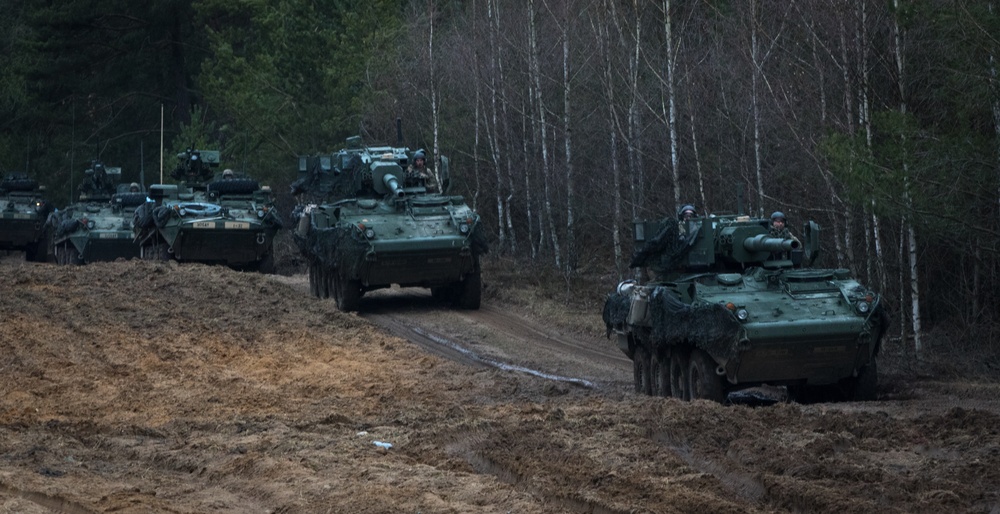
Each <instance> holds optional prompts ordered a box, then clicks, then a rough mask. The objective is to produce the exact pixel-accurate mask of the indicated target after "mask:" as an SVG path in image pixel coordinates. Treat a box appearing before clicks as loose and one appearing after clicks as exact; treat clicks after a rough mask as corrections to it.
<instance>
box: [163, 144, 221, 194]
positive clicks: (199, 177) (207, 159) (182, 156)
mask: <svg viewBox="0 0 1000 514" xmlns="http://www.w3.org/2000/svg"><path fill="white" fill-rule="evenodd" d="M177 158H178V159H179V160H180V163H179V164H178V165H177V168H175V169H174V171H173V172H171V173H170V176H171V177H173V178H175V179H177V180H179V181H182V182H184V185H186V186H188V187H193V186H197V185H201V184H203V183H205V182H208V181H209V180H211V179H212V176H213V173H212V168H216V167H218V166H219V151H218V150H192V149H190V148H189V149H187V150H186V151H184V152H181V153H179V154H177Z"/></svg>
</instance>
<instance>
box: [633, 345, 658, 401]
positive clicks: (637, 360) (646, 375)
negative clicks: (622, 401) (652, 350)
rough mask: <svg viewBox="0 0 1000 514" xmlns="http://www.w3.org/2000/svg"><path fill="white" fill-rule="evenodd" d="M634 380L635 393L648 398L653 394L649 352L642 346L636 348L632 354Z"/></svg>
mask: <svg viewBox="0 0 1000 514" xmlns="http://www.w3.org/2000/svg"><path fill="white" fill-rule="evenodd" d="M632 380H633V381H634V382H635V392H637V393H639V394H645V395H647V396H648V395H652V394H653V384H652V376H651V374H650V359H649V352H647V351H646V349H645V348H643V347H642V346H638V347H636V349H635V352H633V353H632Z"/></svg>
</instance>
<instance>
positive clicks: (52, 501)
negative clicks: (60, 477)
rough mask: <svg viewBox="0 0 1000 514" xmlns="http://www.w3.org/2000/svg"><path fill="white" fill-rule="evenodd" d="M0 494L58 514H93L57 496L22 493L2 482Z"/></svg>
mask: <svg viewBox="0 0 1000 514" xmlns="http://www.w3.org/2000/svg"><path fill="white" fill-rule="evenodd" d="M0 493H3V494H7V495H10V496H15V497H18V498H21V499H23V500H27V501H30V502H31V503H34V504H35V505H39V506H41V507H44V508H46V509H48V510H51V511H52V512H57V513H59V514H93V512H94V511H92V510H90V509H88V508H86V507H84V506H83V505H80V504H77V503H73V502H71V501H69V500H66V499H64V498H60V497H58V496H49V495H47V494H44V493H37V492H34V491H22V490H20V489H17V488H16V487H11V486H8V485H5V484H4V483H3V482H0Z"/></svg>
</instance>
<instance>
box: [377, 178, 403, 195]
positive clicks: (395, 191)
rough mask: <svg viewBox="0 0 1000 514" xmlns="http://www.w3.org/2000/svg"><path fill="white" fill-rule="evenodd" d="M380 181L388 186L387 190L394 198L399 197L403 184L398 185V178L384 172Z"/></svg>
mask: <svg viewBox="0 0 1000 514" xmlns="http://www.w3.org/2000/svg"><path fill="white" fill-rule="evenodd" d="M382 183H383V184H385V187H387V188H389V191H390V192H391V193H392V195H393V196H395V197H396V198H401V197H402V196H403V186H401V185H399V179H397V178H396V176H395V175H393V174H391V173H386V174H385V175H383V176H382Z"/></svg>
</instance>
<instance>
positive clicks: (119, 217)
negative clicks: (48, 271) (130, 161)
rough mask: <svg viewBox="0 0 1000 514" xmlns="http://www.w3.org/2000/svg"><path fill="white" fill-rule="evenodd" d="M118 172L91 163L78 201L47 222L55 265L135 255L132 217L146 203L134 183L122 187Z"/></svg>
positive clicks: (108, 167)
mask: <svg viewBox="0 0 1000 514" xmlns="http://www.w3.org/2000/svg"><path fill="white" fill-rule="evenodd" d="M121 176H122V170H121V168H119V167H111V166H105V165H104V164H103V163H101V162H100V161H92V162H91V165H90V167H89V168H87V170H86V178H85V179H84V181H83V183H82V184H81V185H80V194H79V201H77V202H76V203H74V204H72V205H70V206H68V207H66V208H65V209H62V210H60V211H58V212H56V213H53V215H52V216H51V217H50V219H49V223H50V224H51V225H52V231H53V234H52V243H53V248H54V253H55V259H56V262H57V263H58V264H63V265H65V264H85V263H89V262H98V261H114V260H116V259H119V258H122V259H132V258H136V257H138V256H139V245H137V244H135V242H134V241H133V240H132V217H133V213H134V212H135V209H136V208H137V207H139V206H140V205H142V204H143V202H145V201H146V194H145V193H143V192H142V191H141V188H140V187H139V185H138V184H122V183H121Z"/></svg>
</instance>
